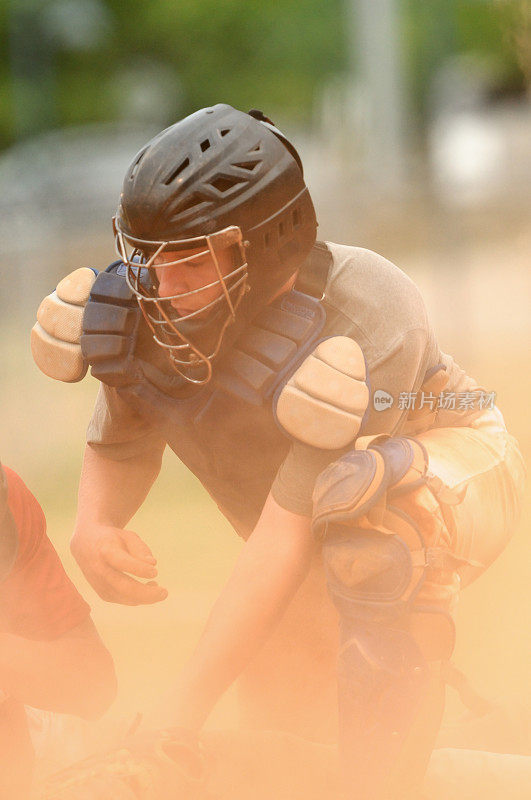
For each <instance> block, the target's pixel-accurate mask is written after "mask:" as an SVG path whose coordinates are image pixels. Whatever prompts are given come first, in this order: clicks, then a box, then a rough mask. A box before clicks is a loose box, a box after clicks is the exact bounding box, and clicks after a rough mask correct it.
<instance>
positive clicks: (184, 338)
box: [113, 217, 248, 385]
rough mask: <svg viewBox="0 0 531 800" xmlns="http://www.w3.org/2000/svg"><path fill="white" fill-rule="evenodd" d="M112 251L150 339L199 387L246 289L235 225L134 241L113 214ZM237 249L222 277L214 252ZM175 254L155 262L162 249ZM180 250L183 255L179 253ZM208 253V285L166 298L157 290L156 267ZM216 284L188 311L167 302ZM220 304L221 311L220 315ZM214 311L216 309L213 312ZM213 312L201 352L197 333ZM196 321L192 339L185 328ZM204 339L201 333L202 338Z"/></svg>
mask: <svg viewBox="0 0 531 800" xmlns="http://www.w3.org/2000/svg"><path fill="white" fill-rule="evenodd" d="M113 228H114V234H115V243H116V252H117V254H118V256H119V257H120V259H121V260H122V261H123V263H124V264H125V267H126V276H125V277H126V282H127V285H128V287H129V288H130V290H131V291H132V292H133V294H134V295H135V297H136V299H137V301H138V304H139V306H140V309H141V311H142V314H143V316H144V319H145V320H146V322H147V324H148V325H149V327H150V329H151V332H152V334H153V339H154V340H155V342H156V343H157V344H158V345H159V346H160V347H162V348H164V350H165V351H166V352H167V353H168V356H169V359H170V363H171V365H172V367H173V368H174V369H175V371H176V372H177V373H178V374H179V375H181V376H182V377H183V378H184V379H185V380H186V381H188V382H190V383H194V384H199V385H202V384H204V383H207V382H208V381H209V380H210V378H211V376H212V363H211V362H212V360H213V359H214V358H215V357H216V356H217V355H218V353H219V351H220V348H221V344H222V341H223V336H224V334H225V331H226V329H227V327H228V326H229V325H230V324H231V322H233V321H234V319H235V318H236V310H237V308H238V306H239V304H240V302H241V300H242V298H243V296H244V294H245V293H246V292H247V291H248V272H247V260H246V256H245V249H244V245H243V240H242V232H241V230H240V228H238V227H237V226H235V225H231V226H229V227H227V228H224V229H223V230H220V231H216V232H215V233H212V234H208V235H205V236H196V237H191V238H186V239H171V240H169V239H168V240H165V241H162V240H160V241H152V240H148V239H137V238H135V237H133V236H130V235H129V234H126V233H124V232H123V231H122V230H120V228H119V226H118V221H117V219H116V217H115V218H113ZM203 246H204V249H201V250H200V251H199V252H196V253H194V254H193V255H189V256H187V255H186V251H187V250H192V249H194V250H196V249H197V248H203ZM234 247H235V248H237V252H238V253H239V261H240V263H239V264H238V265H237V266H236V267H235V268H234V269H232V270H231V271H230V272H229V273H228V274H226V275H224V274H223V272H222V270H221V267H220V263H219V259H218V255H217V252H216V251H218V252H219V250H221V249H228V248H234ZM173 252H176V253H179V255H180V257H179V258H176V259H175V260H172V261H164V262H162V263H156V261H157V259H158V257H159V256H160V255H161V254H162V253H173ZM182 253H184V255H181V254H182ZM204 256H210V258H211V260H212V264H213V266H214V269H215V273H216V275H217V278H216V279H215V280H214V281H211V282H210V283H208V284H205V285H203V286H200V287H198V288H197V289H192V290H190V291H187V292H180V293H178V294H174V295H170V296H167V297H163V298H161V297H159V296H158V294H157V289H156V286H157V278H156V274H155V267H157V269H171V268H172V267H176V266H179V265H181V264H184V263H187V264H189V263H190V262H193V261H194V260H199V259H201V258H204ZM144 270H147V271H148V273H149V275H150V276H151V277H152V278H153V281H149V282H146V281H143V279H142V276H143V274H145V273H144ZM215 287H219V289H220V294H219V295H218V296H217V297H215V298H214V299H213V300H211V301H210V302H208V303H205V304H204V305H203V306H201V307H200V308H198V309H195V310H193V311H191V312H190V313H189V314H184V315H182V316H181V315H180V314H179V313H178V311H177V310H176V309H175V308H174V307H173V306H172V301H175V300H182V299H183V298H188V297H192V296H194V297H195V296H197V295H200V294H201V293H202V292H205V291H206V290H210V289H214V288H215ZM223 305H225V306H226V314H225V316H223V315H222V313H221V312H222V308H223ZM205 312H206V313H207V315H208V317H207V319H206V320H205V322H204V324H201V323H202V321H201V316H202V315H203V314H205ZM216 312H220V313H219V314H216ZM213 315H214V316H215V317H216V320H215V322H216V324H217V327H218V329H217V330H216V331H215V335H214V337H213V339H214V341H213V343H212V344H211V343H209V346H208V347H207V348H206V349H207V352H204V349H205V347H204V345H203V346H202V345H201V341H200V340H201V334H202V333H203V334H204V332H205V330H206V329H207V328H208V327H211V326H212V324H213V321H212V319H213ZM190 323H193V324H195V325H196V330H197V334H198V336H197V338H198V340H199V341H197V342H194V341H193V338H194V337H193V335H191V333H190V331H189V330H188V331H186V330H185V328H186V327H188V328H190V327H191V324H190ZM203 338H204V336H203Z"/></svg>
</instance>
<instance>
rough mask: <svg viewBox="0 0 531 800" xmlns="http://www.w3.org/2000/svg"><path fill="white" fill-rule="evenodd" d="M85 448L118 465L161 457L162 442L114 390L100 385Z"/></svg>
mask: <svg viewBox="0 0 531 800" xmlns="http://www.w3.org/2000/svg"><path fill="white" fill-rule="evenodd" d="M87 444H89V445H90V446H91V447H92V448H94V450H97V451H98V452H99V453H101V455H103V456H105V457H106V458H111V459H113V460H115V461H122V460H124V459H126V458H132V457H134V456H138V455H141V454H142V453H146V452H151V451H153V450H155V451H159V452H160V453H162V451H163V450H164V447H165V445H166V442H165V441H164V439H163V438H162V437H161V436H160V435H159V434H158V433H157V431H155V430H154V428H152V427H151V425H149V423H148V422H146V420H145V419H144V418H143V417H141V416H140V415H139V414H137V413H136V411H134V410H133V409H132V408H131V407H130V406H128V405H127V403H126V402H125V401H124V400H122V398H121V397H120V395H119V394H118V392H117V391H116V389H113V388H112V387H110V386H106V385H105V384H103V383H101V384H100V389H99V392H98V397H97V399H96V405H95V407H94V412H93V414H92V418H91V420H90V422H89V425H88V429H87Z"/></svg>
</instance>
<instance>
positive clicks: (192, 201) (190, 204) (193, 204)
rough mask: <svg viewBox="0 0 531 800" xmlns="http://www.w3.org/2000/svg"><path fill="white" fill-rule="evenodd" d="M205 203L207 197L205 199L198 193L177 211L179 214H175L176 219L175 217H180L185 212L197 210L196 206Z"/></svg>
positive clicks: (184, 201) (183, 203)
mask: <svg viewBox="0 0 531 800" xmlns="http://www.w3.org/2000/svg"><path fill="white" fill-rule="evenodd" d="M205 201H206V197H204V196H203V195H202V194H199V193H196V194H193V195H191V196H190V197H188V198H187V199H186V200H183V202H182V203H181V204H180V205H179V207H178V209H177V214H175V216H174V219H175V217H177V216H179V215H180V214H182V213H184V212H185V211H190V209H191V208H195V207H196V206H198V205H201V203H204V202H205Z"/></svg>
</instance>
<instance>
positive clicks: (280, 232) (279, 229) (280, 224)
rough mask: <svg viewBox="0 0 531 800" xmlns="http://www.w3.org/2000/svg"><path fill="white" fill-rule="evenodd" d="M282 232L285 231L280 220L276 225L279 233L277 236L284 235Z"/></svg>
mask: <svg viewBox="0 0 531 800" xmlns="http://www.w3.org/2000/svg"><path fill="white" fill-rule="evenodd" d="M284 233H285V227H284V223H283V222H280V223H279V225H278V235H279V237H280V238H281V237H282V236H284Z"/></svg>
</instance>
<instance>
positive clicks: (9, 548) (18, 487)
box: [0, 466, 115, 800]
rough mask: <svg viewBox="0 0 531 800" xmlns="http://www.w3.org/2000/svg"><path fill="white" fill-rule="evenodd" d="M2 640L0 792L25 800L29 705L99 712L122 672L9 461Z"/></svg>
mask: <svg viewBox="0 0 531 800" xmlns="http://www.w3.org/2000/svg"><path fill="white" fill-rule="evenodd" d="M0 642H1V647H0V689H1V691H0V796H1V797H8V798H10V800H23V798H26V797H27V796H29V795H28V793H29V789H30V784H31V773H32V763H33V750H32V747H31V742H30V737H29V732H28V726H27V722H26V715H25V712H24V705H23V704H27V705H31V706H34V707H37V708H43V709H47V710H52V711H58V712H61V713H68V714H76V715H78V716H81V717H84V718H87V719H89V718H95V717H97V716H99V715H100V714H102V713H103V712H104V711H105V710H106V708H107V707H108V706H109V705H110V703H111V701H112V699H113V697H114V693H115V677H114V668H113V663H112V659H111V657H110V655H109V653H108V651H107V650H106V649H105V647H104V646H103V644H102V642H101V641H100V639H99V637H98V634H97V632H96V629H95V628H94V625H93V624H92V621H91V619H90V609H89V607H88V605H87V604H86V603H85V601H84V600H83V599H82V598H81V596H80V595H79V594H78V592H77V591H76V589H75V588H74V586H73V585H72V583H71V582H70V580H69V579H68V577H67V575H66V573H65V571H64V570H63V567H62V565H61V562H60V561H59V558H58V556H57V553H56V552H55V550H54V548H53V546H52V544H51V542H50V540H49V539H48V537H47V536H46V523H45V519H44V514H43V512H42V509H41V507H40V506H39V504H38V502H37V500H36V499H35V498H34V496H33V495H32V494H31V492H30V491H29V489H28V488H27V486H26V485H25V484H24V483H23V481H22V480H21V478H20V477H19V476H18V475H17V474H16V473H15V472H13V470H10V469H9V468H8V467H5V468H2V467H1V466H0ZM58 677H60V680H58Z"/></svg>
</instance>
